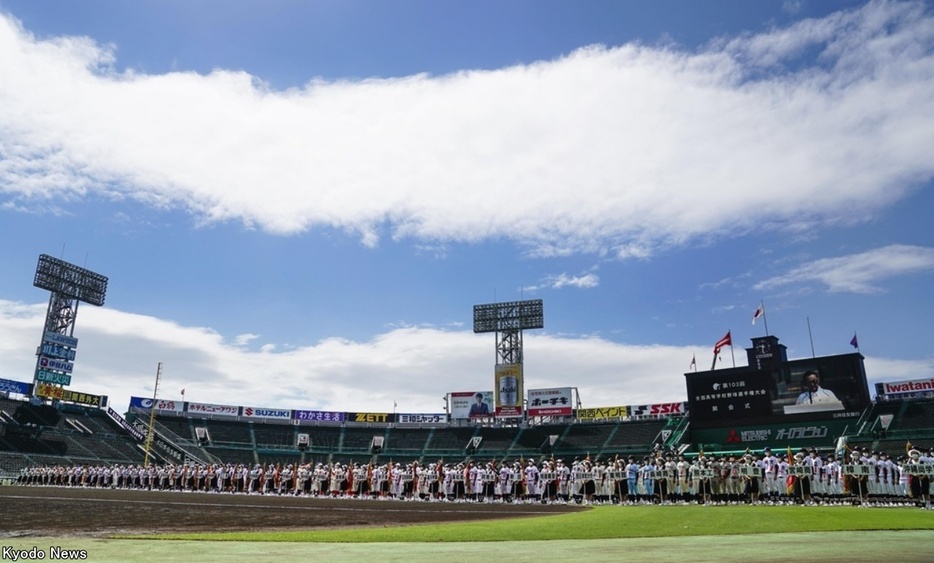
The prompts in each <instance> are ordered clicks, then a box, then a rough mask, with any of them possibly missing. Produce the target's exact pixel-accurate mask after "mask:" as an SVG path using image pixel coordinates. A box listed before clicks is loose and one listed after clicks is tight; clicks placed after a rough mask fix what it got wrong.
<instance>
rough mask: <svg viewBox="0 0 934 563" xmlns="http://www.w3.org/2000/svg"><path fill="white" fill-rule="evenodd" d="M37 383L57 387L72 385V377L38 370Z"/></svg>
mask: <svg viewBox="0 0 934 563" xmlns="http://www.w3.org/2000/svg"><path fill="white" fill-rule="evenodd" d="M36 381H41V382H43V383H53V384H55V385H71V376H70V375H68V374H67V373H59V372H57V371H45V370H43V369H38V370H36Z"/></svg>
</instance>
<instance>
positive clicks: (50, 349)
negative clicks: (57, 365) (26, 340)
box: [39, 344, 76, 362]
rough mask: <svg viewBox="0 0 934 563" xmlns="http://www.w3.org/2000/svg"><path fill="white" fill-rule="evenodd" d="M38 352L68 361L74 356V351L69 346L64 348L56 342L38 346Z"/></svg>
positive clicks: (72, 359) (71, 360)
mask: <svg viewBox="0 0 934 563" xmlns="http://www.w3.org/2000/svg"><path fill="white" fill-rule="evenodd" d="M39 353H41V354H43V355H45V356H48V357H50V358H57V359H59V360H65V361H68V362H73V361H74V360H75V356H76V352H75V351H74V350H72V349H71V348H65V347H64V346H59V345H57V344H43V345H42V347H41V348H39Z"/></svg>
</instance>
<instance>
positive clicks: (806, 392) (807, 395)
mask: <svg viewBox="0 0 934 563" xmlns="http://www.w3.org/2000/svg"><path fill="white" fill-rule="evenodd" d="M801 389H802V390H803V391H802V393H801V394H800V395H798V400H797V401H795V404H796V405H813V404H815V403H817V404H825V403H839V402H840V399H838V398H837V396H836V395H834V394H833V391H831V390H830V389H824V388H823V387H821V386H820V376H819V375H818V374H817V372H816V371H814V370H810V371H807V372H805V373H804V377H803V378H802V379H801Z"/></svg>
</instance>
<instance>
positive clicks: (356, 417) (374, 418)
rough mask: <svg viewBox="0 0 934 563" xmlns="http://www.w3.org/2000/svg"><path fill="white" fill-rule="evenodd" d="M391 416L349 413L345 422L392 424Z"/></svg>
mask: <svg viewBox="0 0 934 563" xmlns="http://www.w3.org/2000/svg"><path fill="white" fill-rule="evenodd" d="M392 421H393V420H392V414H390V413H388V412H349V413H347V422H366V423H370V422H375V423H388V422H392Z"/></svg>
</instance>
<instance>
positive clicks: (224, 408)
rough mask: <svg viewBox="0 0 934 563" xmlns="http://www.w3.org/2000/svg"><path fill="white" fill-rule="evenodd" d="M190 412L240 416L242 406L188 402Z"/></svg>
mask: <svg viewBox="0 0 934 563" xmlns="http://www.w3.org/2000/svg"><path fill="white" fill-rule="evenodd" d="M188 412H189V413H190V414H210V415H213V416H240V407H237V406H234V405H214V404H211V403H188Z"/></svg>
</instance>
